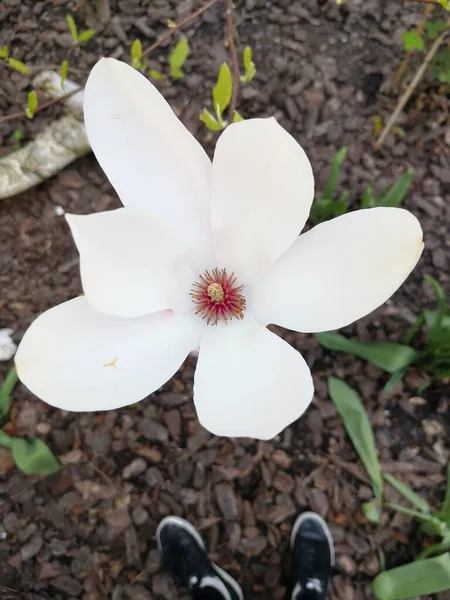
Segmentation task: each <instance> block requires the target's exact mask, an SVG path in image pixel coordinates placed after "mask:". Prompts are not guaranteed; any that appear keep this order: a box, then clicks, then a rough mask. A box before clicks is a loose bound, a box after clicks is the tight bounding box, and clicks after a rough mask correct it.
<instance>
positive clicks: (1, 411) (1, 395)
mask: <svg viewBox="0 0 450 600" xmlns="http://www.w3.org/2000/svg"><path fill="white" fill-rule="evenodd" d="M17 381H18V377H17V372H16V369H15V368H14V367H13V368H12V369H10V370H9V371H8V374H7V375H6V378H5V381H4V382H3V385H2V387H1V389H0V421H1V420H2V419H4V418H5V417H7V416H8V414H9V410H10V408H11V404H12V391H13V389H14V387H15V385H16V383H17Z"/></svg>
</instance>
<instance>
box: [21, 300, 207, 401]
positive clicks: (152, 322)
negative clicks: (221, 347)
mask: <svg viewBox="0 0 450 600" xmlns="http://www.w3.org/2000/svg"><path fill="white" fill-rule="evenodd" d="M203 329H204V323H203V322H202V321H201V319H199V318H198V317H195V316H194V315H193V314H192V313H184V314H182V315H175V314H174V313H172V312H170V311H165V312H161V313H157V314H154V315H151V316H148V317H141V318H137V319H121V318H120V317H111V316H107V315H102V314H100V313H97V312H95V311H94V310H93V309H92V308H91V307H90V305H89V304H88V302H87V300H86V298H75V299H73V300H69V301H68V302H65V303H64V304H60V305H59V306H56V307H55V308H52V309H50V310H48V311H47V312H45V313H43V314H42V315H40V316H39V317H38V318H37V319H36V320H35V321H34V323H32V325H31V327H30V328H29V329H28V331H27V332H26V333H25V335H24V337H23V339H22V342H21V344H20V345H19V349H18V350H17V354H16V367H17V372H18V375H19V377H20V379H21V381H22V382H23V383H24V384H25V385H26V386H27V387H28V388H29V389H30V390H31V391H32V392H33V393H34V394H36V396H38V397H39V398H41V399H42V400H44V401H45V402H48V404H51V405H52V406H56V407H58V408H63V409H66V410H71V411H77V412H78V411H96V410H110V409H114V408H119V407H121V406H126V405H128V404H133V403H134V402H138V401H139V400H142V398H145V397H146V396H147V395H148V394H151V393H152V392H154V391H155V390H157V389H158V388H159V387H161V385H163V384H164V383H165V382H166V381H167V380H168V379H170V377H172V375H173V374H174V373H175V372H176V371H177V370H178V369H179V367H180V365H181V364H182V362H183V361H184V359H185V358H186V356H187V354H188V353H189V352H190V350H192V349H193V348H196V347H197V346H198V344H199V341H200V336H201V332H202V331H203Z"/></svg>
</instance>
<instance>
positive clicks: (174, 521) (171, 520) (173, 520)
mask: <svg viewBox="0 0 450 600" xmlns="http://www.w3.org/2000/svg"><path fill="white" fill-rule="evenodd" d="M166 525H177V526H178V527H182V528H183V529H184V530H185V531H187V532H188V533H190V534H191V535H192V537H193V538H194V539H195V541H196V542H197V543H198V545H199V546H200V548H201V549H202V550H205V551H206V548H205V544H204V542H203V540H202V538H201V536H200V534H199V532H198V531H197V530H196V529H195V527H194V526H193V525H191V524H190V523H189V521H186V520H185V519H182V518H181V517H173V516H171V517H165V518H164V519H163V520H162V521H161V523H160V524H159V525H158V528H157V529H156V534H155V537H156V543H157V545H158V550H159V551H160V552H161V554H162V546H161V530H162V528H163V527H165V526H166ZM211 564H212V567H213V569H214V570H215V571H216V573H217V574H218V575H219V577H221V578H222V579H223V580H224V581H226V582H227V583H228V585H229V586H230V587H232V588H233V590H234V591H235V592H236V594H237V596H238V598H239V600H244V593H243V592H242V589H241V586H240V585H239V584H238V582H237V581H236V580H235V579H233V577H231V575H229V573H227V572H226V571H224V570H223V569H221V568H220V567H218V566H217V565H216V564H215V563H211Z"/></svg>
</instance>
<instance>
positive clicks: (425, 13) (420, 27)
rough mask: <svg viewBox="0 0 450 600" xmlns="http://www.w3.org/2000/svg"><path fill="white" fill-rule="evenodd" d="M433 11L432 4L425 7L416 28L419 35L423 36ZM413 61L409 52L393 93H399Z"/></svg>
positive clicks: (398, 72) (397, 75)
mask: <svg viewBox="0 0 450 600" xmlns="http://www.w3.org/2000/svg"><path fill="white" fill-rule="evenodd" d="M432 10H433V6H432V5H431V4H426V5H425V9H424V11H423V17H422V19H421V21H420V23H419V25H418V26H417V28H416V31H417V33H418V34H419V35H422V31H423V28H424V26H425V23H426V22H427V20H428V17H429V16H430V13H431V11H432ZM410 60H411V52H407V53H406V56H405V58H404V59H403V60H402V62H401V63H400V66H399V68H398V70H397V73H396V75H395V82H394V85H393V86H392V87H393V91H394V92H395V93H397V92H398V91H399V89H400V84H401V82H402V79H403V77H404V75H405V73H406V69H407V68H408V65H409V63H410Z"/></svg>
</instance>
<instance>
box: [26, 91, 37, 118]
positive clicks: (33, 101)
mask: <svg viewBox="0 0 450 600" xmlns="http://www.w3.org/2000/svg"><path fill="white" fill-rule="evenodd" d="M37 105H38V98H37V94H36V90H32V91H31V92H30V93H29V94H28V102H27V108H26V109H25V116H26V117H27V119H32V118H33V117H34V113H35V112H36V108H37Z"/></svg>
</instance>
